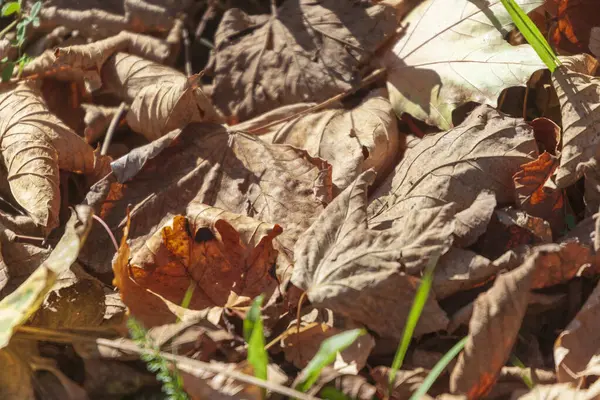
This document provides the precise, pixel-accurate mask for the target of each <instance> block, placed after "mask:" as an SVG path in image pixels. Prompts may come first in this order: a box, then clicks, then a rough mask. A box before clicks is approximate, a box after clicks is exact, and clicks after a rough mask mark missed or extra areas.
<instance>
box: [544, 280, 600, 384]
mask: <svg viewBox="0 0 600 400" xmlns="http://www.w3.org/2000/svg"><path fill="white" fill-rule="evenodd" d="M599 320H600V286H599V285H597V286H596V288H595V289H594V291H593V292H592V294H590V297H588V299H587V301H586V302H585V304H584V305H583V307H582V308H581V310H579V312H578V313H577V315H576V316H575V318H574V319H573V320H572V321H571V322H570V323H569V325H567V327H566V328H565V330H564V331H562V332H561V333H560V335H559V336H558V338H557V339H556V342H555V343H554V359H555V364H556V375H557V378H558V381H559V382H575V381H576V379H577V378H578V375H579V374H580V373H581V372H582V371H584V370H585V368H586V366H587V364H588V362H589V361H590V360H591V359H592V358H593V357H594V355H595V354H598V349H599V348H600V333H599V331H598V321H599Z"/></svg>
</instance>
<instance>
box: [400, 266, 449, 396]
mask: <svg viewBox="0 0 600 400" xmlns="http://www.w3.org/2000/svg"><path fill="white" fill-rule="evenodd" d="M439 258H440V256H439V255H434V256H432V257H431V258H430V259H429V262H428V263H427V266H426V267H425V273H424V274H423V279H422V280H421V284H420V285H419V288H418V289H417V294H416V295H415V299H414V300H413V304H412V306H411V307H410V312H409V313H408V318H407V319H406V325H405V326H404V332H403V333H402V340H401V341H400V344H399V345H398V350H396V355H395V356H394V361H393V362H392V368H390V376H389V385H390V387H389V389H390V392H391V390H392V385H393V383H394V381H395V380H396V374H397V373H398V370H399V369H400V367H401V366H402V363H403V362H404V357H405V356H406V351H407V350H408V346H409V344H410V340H411V338H412V336H413V332H414V331H415V327H416V326H417V322H419V318H420V317H421V312H422V311H423V307H425V303H426V302H427V298H428V297H429V291H430V290H431V282H432V281H433V271H434V270H435V266H436V265H437V262H438V259H439Z"/></svg>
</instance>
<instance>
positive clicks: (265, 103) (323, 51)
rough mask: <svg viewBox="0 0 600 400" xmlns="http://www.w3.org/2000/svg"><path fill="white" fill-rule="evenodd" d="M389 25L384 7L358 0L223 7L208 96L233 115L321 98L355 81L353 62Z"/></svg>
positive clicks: (389, 12)
mask: <svg viewBox="0 0 600 400" xmlns="http://www.w3.org/2000/svg"><path fill="white" fill-rule="evenodd" d="M395 29H396V20H395V15H394V10H393V9H392V8H391V7H385V6H382V5H376V6H372V7H369V8H366V7H365V6H364V5H363V4H359V3H358V2H351V3H348V2H339V1H336V0H325V1H321V2H317V3H316V2H314V1H311V0H299V1H293V2H285V3H283V5H282V6H281V7H279V8H278V9H277V10H273V14H272V15H271V16H269V15H248V14H246V13H244V12H243V11H242V10H240V9H237V8H232V9H229V10H228V11H227V12H226V13H225V15H224V16H223V19H222V20H221V23H220V25H219V28H218V30H217V32H216V33H215V50H214V55H213V59H212V61H211V64H212V71H210V72H209V73H212V75H213V77H214V81H213V86H214V89H213V92H212V93H213V96H212V98H213V102H214V104H215V106H216V107H217V108H218V109H219V110H221V111H222V112H223V113H224V114H226V115H227V116H234V117H236V118H237V119H238V120H239V121H244V120H247V119H248V118H250V117H253V116H256V115H260V114H262V113H264V112H266V111H271V110H272V109H274V108H277V107H279V106H282V105H285V104H293V103H298V102H305V101H314V102H321V101H323V100H325V99H327V98H329V97H331V96H333V95H336V94H338V93H340V92H342V91H344V90H346V89H349V88H350V87H351V86H352V85H353V84H354V83H356V81H357V78H358V67H360V66H361V65H363V64H364V63H366V62H368V60H369V58H370V57H371V54H372V52H373V51H374V50H375V49H376V47H377V45H378V44H379V43H380V42H382V41H383V39H385V38H386V36H387V35H390V34H391V33H393V32H394V30H395ZM282 71H284V72H283V73H282Z"/></svg>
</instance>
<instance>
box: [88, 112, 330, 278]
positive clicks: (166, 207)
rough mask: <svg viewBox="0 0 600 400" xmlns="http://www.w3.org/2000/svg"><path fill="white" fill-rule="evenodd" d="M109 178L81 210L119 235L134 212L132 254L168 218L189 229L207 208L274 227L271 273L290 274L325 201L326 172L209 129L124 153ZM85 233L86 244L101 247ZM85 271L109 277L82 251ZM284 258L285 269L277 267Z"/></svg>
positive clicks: (102, 238) (101, 262) (98, 256)
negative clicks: (185, 222) (302, 238)
mask: <svg viewBox="0 0 600 400" xmlns="http://www.w3.org/2000/svg"><path fill="white" fill-rule="evenodd" d="M112 167H113V173H114V175H113V176H109V177H107V179H105V180H103V181H101V182H98V183H97V184H96V185H95V186H94V187H92V189H91V190H90V193H89V194H88V200H87V201H88V203H89V204H93V205H94V207H97V209H98V210H100V213H101V214H100V215H101V217H102V218H103V219H104V220H105V221H106V222H107V223H108V224H109V226H111V227H113V228H114V231H119V230H120V228H119V226H121V227H122V226H123V225H124V224H125V221H126V208H127V206H128V204H132V205H133V207H134V208H133V209H132V213H131V218H132V220H133V222H132V229H131V233H130V239H131V242H130V245H131V251H132V254H135V253H136V252H137V251H138V250H139V249H140V248H142V247H144V246H145V243H146V242H147V240H148V239H149V238H150V237H151V236H152V235H153V234H154V233H155V232H156V231H157V230H160V229H162V227H164V226H165V225H167V223H168V221H171V220H172V219H173V217H174V216H176V215H182V216H186V217H187V218H188V219H189V220H191V221H194V220H195V218H196V215H195V212H194V209H197V207H198V205H200V204H206V205H211V206H214V207H217V208H220V209H222V210H225V211H229V212H232V213H235V214H239V215H244V216H248V217H251V218H254V219H256V220H259V221H262V222H266V223H270V224H278V225H280V226H281V227H282V228H283V233H282V234H281V235H280V236H278V237H277V238H276V239H275V243H276V245H275V247H276V249H277V250H278V251H279V257H278V265H279V266H280V267H282V268H287V267H289V266H290V264H291V262H290V260H291V259H292V249H293V246H294V243H295V241H296V239H297V237H298V236H299V235H300V234H301V233H302V232H304V231H305V230H306V229H307V228H308V227H309V226H310V224H311V223H312V221H313V220H314V219H315V218H316V216H317V215H318V214H319V213H320V212H321V211H322V210H323V209H324V206H325V204H326V203H328V202H329V201H330V199H331V190H332V187H331V170H330V167H329V166H328V164H327V163H325V162H324V161H322V160H320V159H318V158H313V157H311V156H310V155H308V154H307V153H306V152H305V151H303V150H300V149H296V148H293V147H291V146H287V145H277V144H267V143H264V142H262V141H260V140H259V139H257V138H255V137H252V136H249V135H246V134H243V133H239V132H235V131H228V130H227V129H226V128H225V127H223V126H220V125H214V124H206V123H201V124H190V125H188V126H187V127H186V128H185V129H183V130H182V131H174V132H171V133H169V134H168V135H166V136H163V137H162V138H160V139H158V140H156V141H154V142H152V143H151V144H148V145H146V146H144V147H141V148H138V149H135V150H133V151H132V152H130V153H129V154H128V155H126V156H124V157H122V158H121V159H119V160H116V161H115V162H114V163H113V164H112ZM106 240H107V239H106V235H105V233H104V232H102V231H101V230H99V229H98V230H92V234H91V237H90V243H92V242H93V243H94V245H95V246H98V245H102V243H106ZM82 257H85V259H86V260H87V265H89V266H91V268H94V269H99V270H101V271H107V270H110V260H111V258H112V253H111V252H108V251H106V252H103V253H99V252H97V251H95V249H94V248H92V247H90V248H87V249H84V253H83V254H82ZM284 258H285V259H287V260H288V261H284Z"/></svg>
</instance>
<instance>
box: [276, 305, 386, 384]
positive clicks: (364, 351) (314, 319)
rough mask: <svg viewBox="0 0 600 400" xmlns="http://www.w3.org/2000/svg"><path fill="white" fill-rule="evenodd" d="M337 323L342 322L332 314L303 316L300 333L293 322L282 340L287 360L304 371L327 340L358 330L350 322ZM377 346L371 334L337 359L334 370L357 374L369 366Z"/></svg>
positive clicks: (312, 313) (322, 313)
mask: <svg viewBox="0 0 600 400" xmlns="http://www.w3.org/2000/svg"><path fill="white" fill-rule="evenodd" d="M336 319H337V320H340V318H336V316H335V315H333V313H331V312H327V311H326V310H325V311H324V312H319V310H318V309H314V310H312V311H311V312H310V313H309V314H306V315H304V316H302V318H301V320H302V322H301V323H300V327H299V328H300V329H299V330H298V324H297V320H294V321H292V322H291V323H290V325H289V327H288V329H287V331H286V332H285V333H284V337H283V338H282V340H281V347H282V348H283V352H284V354H285V359H286V360H287V361H289V362H291V363H293V364H294V366H295V367H296V368H298V369H302V368H304V367H306V365H307V364H308V362H309V361H310V360H312V359H313V357H314V356H315V355H316V354H317V352H318V351H319V348H320V346H321V343H322V342H323V341H324V340H325V339H327V338H330V337H331V336H334V335H337V334H339V333H341V332H344V331H347V330H349V329H354V328H356V327H357V326H355V324H352V323H348V322H347V321H341V323H340V322H338V321H336ZM374 346H375V340H374V339H373V336H371V335H369V334H368V333H367V334H365V335H362V336H361V337H359V338H358V339H356V340H355V341H354V342H353V343H352V344H351V345H350V346H349V347H348V348H346V349H345V350H344V351H342V352H340V353H338V354H337V355H336V360H335V362H334V363H333V364H332V368H333V369H334V370H335V371H336V372H337V373H338V374H357V373H358V372H359V371H360V370H361V369H363V367H364V366H365V365H366V363H367V358H368V357H369V354H370V353H371V350H373V347H374Z"/></svg>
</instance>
